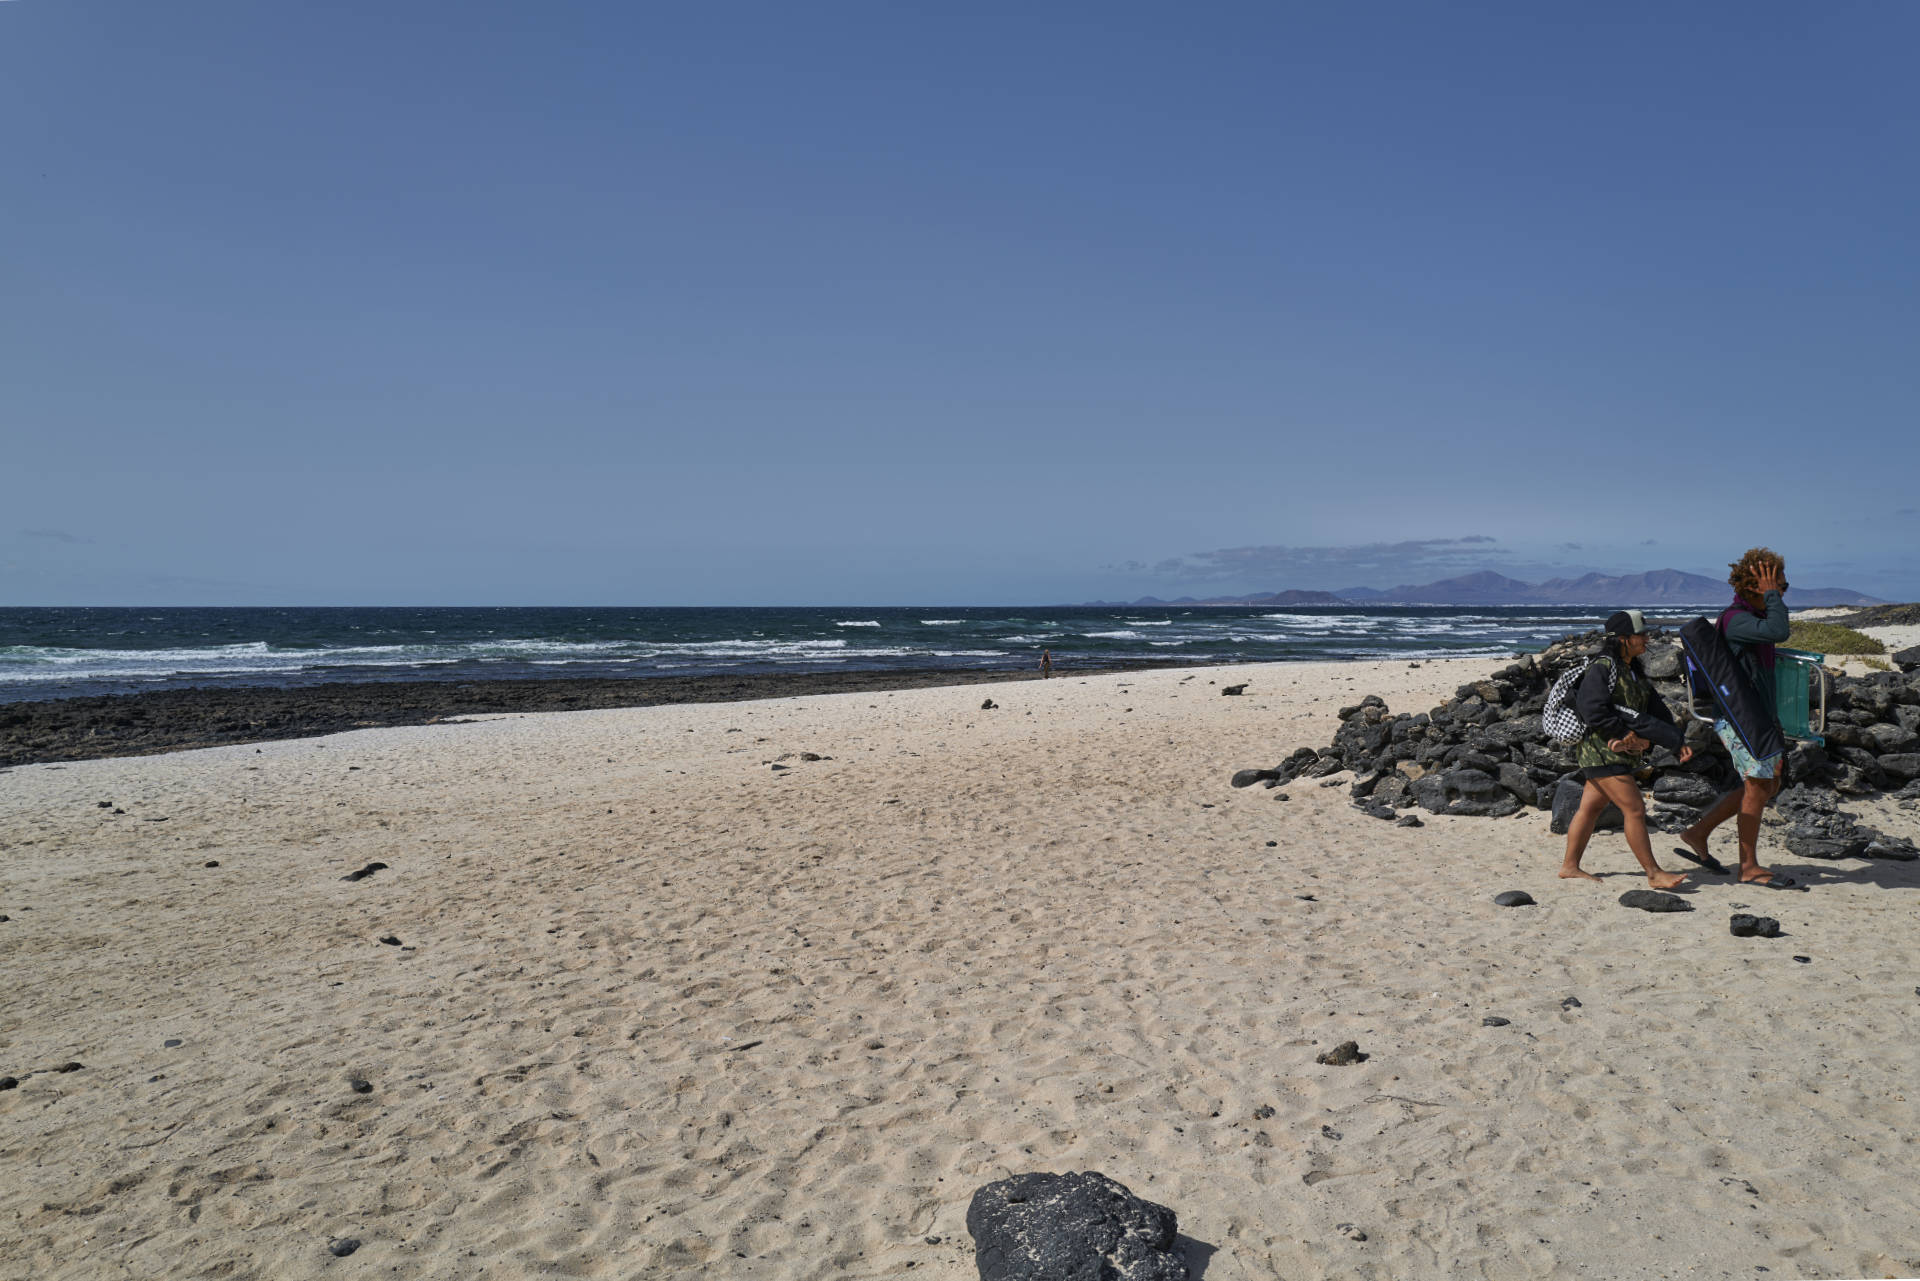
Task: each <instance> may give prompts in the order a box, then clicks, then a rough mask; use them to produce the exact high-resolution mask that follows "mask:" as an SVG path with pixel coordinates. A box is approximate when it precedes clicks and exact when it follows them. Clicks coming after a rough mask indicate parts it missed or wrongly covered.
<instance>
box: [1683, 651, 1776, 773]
mask: <svg viewBox="0 0 1920 1281" xmlns="http://www.w3.org/2000/svg"><path fill="white" fill-rule="evenodd" d="M1680 646H1681V649H1682V650H1683V651H1684V655H1685V657H1684V661H1685V663H1686V664H1687V676H1688V683H1689V684H1691V685H1692V687H1693V688H1694V689H1695V690H1701V689H1704V690H1706V691H1707V692H1708V693H1709V694H1711V695H1712V696H1713V705H1714V706H1715V707H1716V708H1717V709H1718V710H1719V712H1720V715H1721V717H1722V718H1723V719H1725V720H1726V722H1727V724H1729V725H1731V726H1733V732H1734V733H1735V734H1738V735H1739V736H1740V741H1741V742H1742V743H1744V744H1746V748H1747V751H1748V752H1749V753H1750V754H1751V755H1752V756H1753V759H1754V760H1756V761H1764V760H1766V759H1767V758H1768V757H1769V756H1778V755H1780V754H1781V753H1782V752H1784V751H1786V750H1787V740H1786V739H1785V737H1783V736H1782V735H1781V733H1780V725H1779V722H1777V721H1776V720H1774V716H1773V708H1772V706H1771V705H1770V704H1769V703H1768V702H1767V700H1766V698H1765V697H1764V696H1763V695H1762V694H1761V693H1760V691H1759V690H1757V689H1755V688H1754V687H1753V682H1752V681H1751V680H1749V679H1748V678H1747V671H1746V668H1744V667H1742V666H1741V665H1740V657H1739V655H1737V654H1735V653H1734V652H1733V647H1732V646H1731V645H1729V644H1727V638H1726V637H1724V636H1722V635H1721V634H1720V630H1719V628H1717V627H1715V626H1714V625H1713V624H1712V623H1711V622H1709V621H1708V620H1706V619H1704V618H1696V619H1694V620H1693V621H1692V622H1690V623H1688V624H1687V625H1686V626H1684V627H1682V628H1681V629H1680Z"/></svg>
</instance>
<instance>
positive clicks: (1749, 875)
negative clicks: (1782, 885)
mask: <svg viewBox="0 0 1920 1281" xmlns="http://www.w3.org/2000/svg"><path fill="white" fill-rule="evenodd" d="M1740 879H1741V880H1742V881H1743V882H1758V883H1759V884H1762V885H1764V884H1766V883H1767V882H1768V881H1771V880H1772V879H1773V871H1772V870H1771V869H1770V868H1765V867H1758V866H1755V867H1743V868H1741V869H1740Z"/></svg>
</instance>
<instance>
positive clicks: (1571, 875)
mask: <svg viewBox="0 0 1920 1281" xmlns="http://www.w3.org/2000/svg"><path fill="white" fill-rule="evenodd" d="M1560 875H1561V877H1562V878H1563V879H1565V880H1569V881H1573V880H1580V881H1597V880H1599V879H1600V878H1599V877H1597V876H1595V875H1594V874H1593V873H1592V872H1588V871H1584V870H1582V869H1581V868H1577V867H1563V868H1561V869H1560Z"/></svg>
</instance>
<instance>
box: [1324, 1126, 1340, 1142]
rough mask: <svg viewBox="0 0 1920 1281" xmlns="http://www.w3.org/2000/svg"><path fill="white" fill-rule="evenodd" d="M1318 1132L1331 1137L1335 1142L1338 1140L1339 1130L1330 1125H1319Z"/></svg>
mask: <svg viewBox="0 0 1920 1281" xmlns="http://www.w3.org/2000/svg"><path fill="white" fill-rule="evenodd" d="M1320 1133H1322V1134H1324V1135H1326V1136H1327V1137H1328V1138H1330V1139H1332V1140H1333V1141H1334V1142H1335V1143H1338V1142H1339V1141H1340V1131H1338V1130H1336V1129H1334V1128H1333V1127H1332V1126H1330V1125H1323V1126H1321V1127H1320Z"/></svg>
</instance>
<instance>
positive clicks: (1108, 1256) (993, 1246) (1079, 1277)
mask: <svg viewBox="0 0 1920 1281" xmlns="http://www.w3.org/2000/svg"><path fill="white" fill-rule="evenodd" d="M967 1231H968V1232H969V1233H970V1234H971V1235H972V1236H973V1250H974V1265H975V1266H976V1267H977V1268H979V1270H980V1281H1188V1276H1189V1274H1188V1271H1187V1263H1186V1260H1185V1259H1184V1258H1182V1257H1181V1256H1180V1255H1179V1254H1177V1253H1175V1251H1174V1248H1173V1245H1174V1238H1175V1237H1176V1236H1177V1235H1178V1232H1179V1227H1178V1223H1177V1221H1176V1219H1175V1217H1174V1213H1173V1211H1172V1210H1170V1209H1168V1208H1167V1207H1166V1206H1164V1205H1155V1204H1154V1203H1153V1202H1151V1201H1143V1200H1141V1199H1140V1198H1139V1197H1137V1196H1135V1195H1134V1194H1133V1193H1132V1192H1129V1191H1128V1190H1127V1189H1126V1188H1125V1187H1124V1186H1122V1185H1121V1184H1119V1183H1116V1182H1114V1181H1113V1180H1112V1179H1109V1178H1108V1177H1107V1176H1106V1175H1104V1174H1097V1173H1095V1172H1093V1171H1091V1170H1088V1171H1086V1172H1084V1173H1068V1174H1047V1173H1034V1174H1016V1175H1014V1176H1013V1177H1012V1178H1008V1179H1001V1180H999V1181H998V1182H996V1183H989V1184H987V1185H986V1186H985V1187H982V1188H980V1189H979V1190H978V1191H976V1192H975V1193H974V1194H973V1201H972V1202H971V1203H970V1204H969V1205H968V1206H967Z"/></svg>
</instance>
